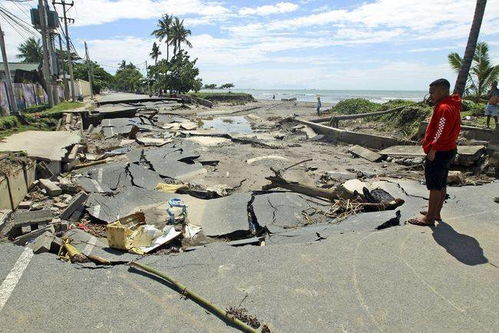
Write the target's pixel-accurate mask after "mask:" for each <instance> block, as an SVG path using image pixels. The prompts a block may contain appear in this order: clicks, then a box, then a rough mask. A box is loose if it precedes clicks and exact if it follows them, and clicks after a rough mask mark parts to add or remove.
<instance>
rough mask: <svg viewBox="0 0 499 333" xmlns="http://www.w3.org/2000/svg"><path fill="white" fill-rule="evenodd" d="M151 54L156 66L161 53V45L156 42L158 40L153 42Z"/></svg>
mask: <svg viewBox="0 0 499 333" xmlns="http://www.w3.org/2000/svg"><path fill="white" fill-rule="evenodd" d="M149 55H150V56H151V58H152V59H154V65H155V66H156V64H157V63H158V57H159V56H160V55H161V51H160V50H159V46H158V44H156V42H154V44H152V50H151V53H149Z"/></svg>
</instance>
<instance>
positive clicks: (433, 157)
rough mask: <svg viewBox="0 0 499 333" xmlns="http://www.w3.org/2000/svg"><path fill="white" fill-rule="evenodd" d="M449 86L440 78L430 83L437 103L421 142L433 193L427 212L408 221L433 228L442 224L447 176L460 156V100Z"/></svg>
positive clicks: (427, 180)
mask: <svg viewBox="0 0 499 333" xmlns="http://www.w3.org/2000/svg"><path fill="white" fill-rule="evenodd" d="M449 89H450V83H449V81H447V80H446V79H439V80H436V81H433V82H432V83H431V84H430V99H431V101H432V102H433V103H434V104H435V107H434V109H433V114H432V116H431V120H430V123H429V124H428V127H427V128H426V133H425V136H424V139H423V141H422V145H423V150H424V152H425V153H426V161H425V179H426V187H427V188H428V190H429V191H430V199H429V204H428V211H422V212H421V214H422V216H421V217H417V218H412V219H410V220H409V221H408V222H409V223H411V224H415V225H420V226H433V225H434V224H435V221H441V220H442V218H441V216H440V212H441V210H442V206H443V204H444V201H445V197H446V195H447V176H448V174H449V169H450V165H451V163H452V161H453V160H454V158H455V157H456V153H457V138H458V136H459V131H460V130H461V97H460V96H459V95H458V94H454V95H450V94H449Z"/></svg>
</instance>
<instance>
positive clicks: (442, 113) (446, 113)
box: [428, 105, 452, 161]
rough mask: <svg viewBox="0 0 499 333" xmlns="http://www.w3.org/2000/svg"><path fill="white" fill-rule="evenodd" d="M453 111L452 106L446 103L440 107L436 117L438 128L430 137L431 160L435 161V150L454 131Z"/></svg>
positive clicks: (429, 157)
mask: <svg viewBox="0 0 499 333" xmlns="http://www.w3.org/2000/svg"><path fill="white" fill-rule="evenodd" d="M451 112H452V110H451V108H449V107H448V106H446V105H442V106H440V109H439V110H438V114H437V118H436V123H437V130H436V132H435V134H434V135H433V137H432V138H430V140H431V150H430V152H429V153H428V159H429V160H430V161H433V159H434V158H435V151H438V150H439V145H440V143H441V142H442V140H443V139H445V138H447V137H448V136H449V135H450V132H451V131H452V124H451Z"/></svg>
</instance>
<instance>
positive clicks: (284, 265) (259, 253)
mask: <svg viewBox="0 0 499 333" xmlns="http://www.w3.org/2000/svg"><path fill="white" fill-rule="evenodd" d="M386 186H387V187H388V188H389V190H390V193H393V195H394V196H400V197H402V198H403V199H404V200H406V204H405V205H404V206H402V207H401V211H402V220H405V219H407V218H408V217H410V216H411V215H413V214H415V213H417V211H418V210H419V209H420V208H421V207H422V206H424V205H425V200H424V199H421V198H416V197H409V196H406V195H404V194H403V193H402V192H401V190H400V189H397V185H396V184H387V185H386ZM403 187H404V189H405V190H406V191H407V193H411V194H419V193H421V194H423V193H424V191H425V190H424V187H422V186H421V185H417V184H415V183H409V182H406V183H403ZM498 191H499V182H497V181H496V182H494V183H491V184H487V185H484V186H476V187H460V188H450V189H449V194H450V196H451V199H449V200H448V203H447V204H446V206H445V207H444V211H443V216H444V222H443V223H440V224H438V225H437V226H436V227H434V228H429V227H417V226H412V225H403V226H400V227H393V228H389V229H386V230H382V231H376V232H375V231H373V229H374V227H375V226H377V225H379V224H380V223H382V222H384V221H386V220H387V219H388V218H390V217H393V215H394V212H393V211H385V212H375V213H366V214H361V215H358V216H354V217H351V218H349V219H348V220H346V221H344V222H342V223H341V224H337V225H331V224H317V225H312V226H309V227H306V228H301V229H290V230H285V231H283V232H282V233H279V234H276V235H273V236H272V237H271V238H270V240H269V242H267V246H263V247H259V246H243V247H231V246H227V245H226V244H223V243H220V244H212V245H210V246H206V247H203V248H199V249H197V250H194V251H191V252H187V253H181V254H175V255H153V256H148V257H144V258H143V259H141V262H143V263H146V264H148V265H150V266H152V267H155V268H156V269H158V270H161V271H164V272H167V273H169V274H170V275H171V276H173V277H174V278H176V279H178V280H179V281H181V282H182V283H184V284H185V285H187V286H188V287H189V288H191V289H192V290H194V291H196V292H198V293H199V294H201V295H203V296H205V297H206V298H208V299H210V300H211V301H212V302H214V303H216V304H218V305H220V306H222V307H226V308H228V307H230V306H237V305H238V304H239V303H240V302H241V301H242V300H243V299H244V298H245V297H246V295H247V297H246V298H245V299H244V301H243V303H242V306H243V307H245V308H247V309H248V310H249V313H251V314H254V315H256V316H257V317H258V318H259V320H260V321H261V322H264V323H267V324H269V327H270V328H271V329H272V331H273V332H497V327H498V324H499V323H498V316H497V313H499V303H498V302H497V299H499V291H498V289H497V285H498V283H499V268H498V266H499V243H498V242H497V239H498V237H499V210H498V206H497V203H494V201H493V200H494V197H495V196H497V193H498ZM316 232H319V233H320V234H321V235H322V236H324V237H326V238H327V239H325V240H322V241H320V242H316V241H315V239H316V238H317V236H316ZM23 251H24V248H21V247H16V246H13V245H11V244H0V254H1V255H0V283H1V284H0V323H1V325H0V332H35V331H36V332H39V331H41V332H61V331H62V332H132V331H141V332H144V331H146V332H153V331H163V332H164V331H166V332H172V331H175V332H234V331H235V329H233V328H231V327H229V326H227V325H226V324H225V323H224V322H223V321H221V320H220V319H218V318H217V317H215V316H214V315H212V314H210V313H208V312H207V311H206V310H204V309H203V308H201V307H200V306H199V305H197V304H195V303H194V302H192V301H190V300H186V299H184V298H183V297H181V295H179V294H178V293H177V292H176V291H174V290H172V289H171V288H170V287H169V286H168V285H167V284H166V283H164V282H162V281H160V280H159V279H156V278H152V277H151V276H149V275H147V274H146V273H141V272H139V271H137V270H134V269H131V268H129V267H128V266H116V267H112V268H99V269H87V268H83V267H81V266H78V265H71V264H67V263H64V262H61V261H59V260H56V258H55V256H53V255H50V254H42V255H35V256H33V257H30V256H29V255H28V256H26V255H24V257H23V256H22V253H23ZM28 257H29V260H28V259H27V258H28ZM23 258H24V259H23ZM21 259H22V260H21ZM24 266H25V267H24ZM23 267H24V269H23V270H22V269H21V268H23ZM6 281H7V283H6ZM9 290H10V292H9ZM2 300H3V301H2Z"/></svg>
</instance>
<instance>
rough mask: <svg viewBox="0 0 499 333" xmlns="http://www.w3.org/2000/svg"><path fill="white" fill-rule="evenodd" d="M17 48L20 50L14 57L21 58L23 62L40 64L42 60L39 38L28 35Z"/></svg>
mask: <svg viewBox="0 0 499 333" xmlns="http://www.w3.org/2000/svg"><path fill="white" fill-rule="evenodd" d="M17 50H18V51H19V52H20V54H18V55H17V56H16V57H17V58H19V59H23V60H22V62H24V63H30V62H31V63H37V64H41V63H42V61H43V51H42V43H41V41H40V39H35V38H33V37H30V38H28V39H26V40H25V41H24V43H22V44H21V45H19V47H18V48H17Z"/></svg>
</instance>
